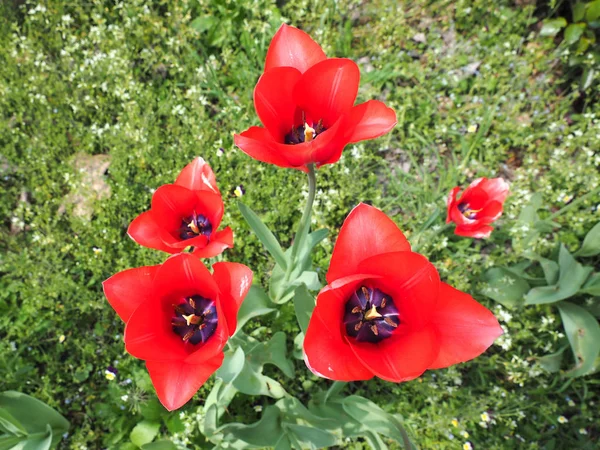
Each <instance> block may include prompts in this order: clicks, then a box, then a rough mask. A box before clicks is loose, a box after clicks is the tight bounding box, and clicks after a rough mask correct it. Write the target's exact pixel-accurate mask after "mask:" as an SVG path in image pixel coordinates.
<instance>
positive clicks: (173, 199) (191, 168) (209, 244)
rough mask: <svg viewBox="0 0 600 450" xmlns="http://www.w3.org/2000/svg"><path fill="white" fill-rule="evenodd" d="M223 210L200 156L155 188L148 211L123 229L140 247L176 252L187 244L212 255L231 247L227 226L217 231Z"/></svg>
mask: <svg viewBox="0 0 600 450" xmlns="http://www.w3.org/2000/svg"><path fill="white" fill-rule="evenodd" d="M223 211H224V207H223V199H222V198H221V193H220V192H219V189H218V188H217V183H216V180H215V174H214V173H213V171H212V169H211V168H210V166H209V165H208V164H207V163H206V162H205V161H204V160H203V159H202V158H196V159H195V160H194V161H192V162H191V163H190V164H188V165H187V166H186V167H185V168H184V169H183V170H182V171H181V173H180V174H179V176H178V177H177V180H176V181H175V184H166V185H164V186H161V187H159V188H158V189H157V190H156V192H155V193H154V195H152V206H151V209H150V211H147V212H144V213H142V214H140V215H139V216H138V217H136V218H135V219H134V220H133V222H131V224H130V225H129V229H128V230H127V232H128V234H129V236H131V238H132V239H133V240H134V241H136V242H137V243H138V244H140V245H143V246H144V247H150V248H154V249H156V250H162V251H164V252H168V253H179V252H182V251H184V250H185V249H186V248H187V247H190V246H191V247H193V249H194V251H193V253H194V254H195V255H196V256H198V257H200V258H212V257H213V256H217V255H218V254H220V253H222V252H223V251H224V250H225V249H226V248H231V247H233V232H232V231H231V228H229V227H226V228H224V229H223V230H221V231H217V229H218V228H219V225H220V224H221V219H222V218H223Z"/></svg>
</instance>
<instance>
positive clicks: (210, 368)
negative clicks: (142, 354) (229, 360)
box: [146, 353, 224, 411]
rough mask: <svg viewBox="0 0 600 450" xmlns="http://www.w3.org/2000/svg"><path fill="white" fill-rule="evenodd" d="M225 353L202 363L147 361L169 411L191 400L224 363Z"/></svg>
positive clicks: (160, 395)
mask: <svg viewBox="0 0 600 450" xmlns="http://www.w3.org/2000/svg"><path fill="white" fill-rule="evenodd" d="M223 358H224V355H223V353H221V354H220V355H217V356H215V357H214V358H212V359H210V360H208V361H206V362H204V363H202V364H187V363H185V362H182V361H177V362H158V361H146V367H147V369H148V372H149V374H150V379H151V380H152V384H153V385H154V388H155V389H156V394H157V395H158V399H159V400H160V402H161V403H162V405H163V406H164V407H165V408H166V409H168V410H169V411H173V410H175V409H178V408H181V407H182V406H183V405H184V404H186V403H187V402H188V400H190V399H191V398H192V397H193V396H194V394H196V392H197V391H198V389H200V387H201V386H202V385H203V384H204V383H205V382H206V380H208V379H209V378H210V376H211V375H212V374H213V373H214V372H215V371H216V370H217V369H218V368H219V367H221V364H223Z"/></svg>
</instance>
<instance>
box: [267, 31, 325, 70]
mask: <svg viewBox="0 0 600 450" xmlns="http://www.w3.org/2000/svg"><path fill="white" fill-rule="evenodd" d="M325 58H326V56H325V53H323V50H322V49H321V47H320V46H319V44H317V43H316V42H315V41H313V40H312V39H311V37H310V36H309V35H308V34H306V33H305V32H304V31H301V30H299V29H298V28H294V27H290V26H288V25H286V24H283V25H281V27H280V28H279V30H278V31H277V33H275V36H273V39H272V40H271V44H270V45H269V49H268V50H267V59H266V61H265V72H266V71H268V70H271V69H273V68H274V67H295V68H296V69H298V70H299V71H300V72H305V71H306V70H307V69H308V68H309V67H311V66H313V65H315V64H316V63H318V62H319V61H322V60H324V59H325Z"/></svg>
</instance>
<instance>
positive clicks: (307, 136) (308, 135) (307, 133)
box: [304, 123, 316, 142]
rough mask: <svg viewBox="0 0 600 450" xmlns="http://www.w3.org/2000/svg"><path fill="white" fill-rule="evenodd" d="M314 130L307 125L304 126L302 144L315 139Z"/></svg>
mask: <svg viewBox="0 0 600 450" xmlns="http://www.w3.org/2000/svg"><path fill="white" fill-rule="evenodd" d="M315 134H316V132H315V129H314V128H312V127H310V126H309V125H308V124H307V123H305V124H304V142H310V141H312V140H313V139H314V138H315Z"/></svg>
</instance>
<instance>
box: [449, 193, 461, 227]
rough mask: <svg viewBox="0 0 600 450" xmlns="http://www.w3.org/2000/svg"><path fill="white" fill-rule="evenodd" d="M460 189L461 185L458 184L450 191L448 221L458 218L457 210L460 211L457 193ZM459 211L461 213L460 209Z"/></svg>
mask: <svg viewBox="0 0 600 450" xmlns="http://www.w3.org/2000/svg"><path fill="white" fill-rule="evenodd" d="M458 191H460V187H459V186H456V187H454V188H452V190H451V191H450V192H449V193H448V199H447V200H446V207H447V209H446V223H450V222H453V221H455V220H454V219H455V218H456V212H457V211H458V207H457V201H456V195H457V194H458ZM458 213H459V214H460V211H458ZM460 215H461V216H463V215H462V214H460ZM463 217H464V216H463Z"/></svg>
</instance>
